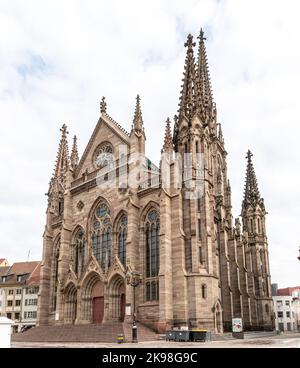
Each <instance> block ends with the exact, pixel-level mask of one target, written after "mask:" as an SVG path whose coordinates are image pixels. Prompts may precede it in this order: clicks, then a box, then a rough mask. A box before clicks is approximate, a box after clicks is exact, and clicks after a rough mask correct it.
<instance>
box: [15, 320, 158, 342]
mask: <svg viewBox="0 0 300 368" xmlns="http://www.w3.org/2000/svg"><path fill="white" fill-rule="evenodd" d="M137 328H138V341H139V342H142V341H156V340H158V339H159V335H157V334H156V333H155V332H154V331H152V330H151V329H149V328H148V327H146V326H144V325H142V324H141V323H137ZM118 334H123V335H124V338H125V342H131V341H132V330H131V324H130V323H128V322H124V323H122V322H105V323H103V324H90V325H63V326H42V327H34V328H32V329H30V330H28V331H25V332H23V333H17V334H13V335H12V341H13V342H54V343H58V342H64V343H66V342H74V343H76V342H77V343H80V342H82V343H89V342H90V343H98V342H101V343H117V337H118Z"/></svg>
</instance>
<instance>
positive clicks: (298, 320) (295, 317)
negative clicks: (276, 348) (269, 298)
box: [272, 284, 300, 331]
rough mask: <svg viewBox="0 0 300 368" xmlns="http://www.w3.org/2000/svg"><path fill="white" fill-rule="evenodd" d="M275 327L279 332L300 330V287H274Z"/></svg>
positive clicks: (274, 285) (275, 285)
mask: <svg viewBox="0 0 300 368" xmlns="http://www.w3.org/2000/svg"><path fill="white" fill-rule="evenodd" d="M272 289H273V292H274V293H273V303H274V313H275V327H276V330H279V331H299V330H300V286H296V287H288V288H285V289H278V286H277V284H273V285H272Z"/></svg>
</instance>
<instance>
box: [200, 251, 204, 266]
mask: <svg viewBox="0 0 300 368" xmlns="http://www.w3.org/2000/svg"><path fill="white" fill-rule="evenodd" d="M199 262H200V263H201V264H203V263H204V260H203V249H202V247H199Z"/></svg>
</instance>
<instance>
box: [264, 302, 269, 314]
mask: <svg viewBox="0 0 300 368" xmlns="http://www.w3.org/2000/svg"><path fill="white" fill-rule="evenodd" d="M265 310H266V313H267V314H269V313H270V309H269V306H268V304H266V305H265Z"/></svg>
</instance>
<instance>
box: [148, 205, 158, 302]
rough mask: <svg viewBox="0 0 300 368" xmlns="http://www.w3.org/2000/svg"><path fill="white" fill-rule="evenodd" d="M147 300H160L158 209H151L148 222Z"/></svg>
mask: <svg viewBox="0 0 300 368" xmlns="http://www.w3.org/2000/svg"><path fill="white" fill-rule="evenodd" d="M145 229H146V230H145V231H146V252H145V253H146V279H147V281H149V282H147V283H146V301H152V300H158V299H159V292H158V287H159V286H158V285H159V282H158V275H159V266H160V263H159V258H160V239H159V232H160V225H159V215H158V213H157V211H156V210H151V211H150V212H149V214H148V216H147V222H146V228H145Z"/></svg>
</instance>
